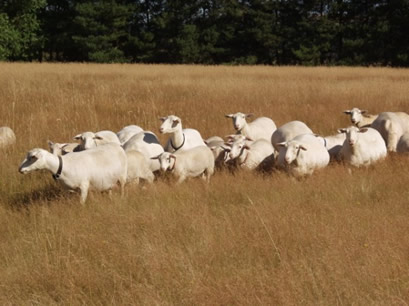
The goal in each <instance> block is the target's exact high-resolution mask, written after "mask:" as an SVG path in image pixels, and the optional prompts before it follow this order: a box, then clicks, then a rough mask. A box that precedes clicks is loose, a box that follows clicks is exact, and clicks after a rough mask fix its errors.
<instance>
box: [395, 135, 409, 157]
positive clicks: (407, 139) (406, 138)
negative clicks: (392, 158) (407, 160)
mask: <svg viewBox="0 0 409 306" xmlns="http://www.w3.org/2000/svg"><path fill="white" fill-rule="evenodd" d="M396 152H398V153H407V152H409V133H405V134H403V135H402V137H401V138H400V139H399V142H398V145H397V147H396Z"/></svg>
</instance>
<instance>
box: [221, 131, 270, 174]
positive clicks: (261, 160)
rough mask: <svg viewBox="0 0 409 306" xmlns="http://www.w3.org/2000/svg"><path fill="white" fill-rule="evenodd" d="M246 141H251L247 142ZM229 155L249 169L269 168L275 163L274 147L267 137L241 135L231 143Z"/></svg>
mask: <svg viewBox="0 0 409 306" xmlns="http://www.w3.org/2000/svg"><path fill="white" fill-rule="evenodd" d="M246 142H250V144H247V143H246ZM226 150H227V151H229V152H230V153H229V157H230V160H231V161H235V162H236V164H237V165H238V166H240V167H241V168H244V169H247V170H254V169H260V170H268V169H272V167H273V165H274V148H273V146H272V145H271V143H270V141H268V140H266V139H258V140H256V141H254V142H253V141H252V140H251V139H249V138H247V137H245V136H243V135H242V136H241V137H240V138H237V139H236V140H234V141H233V142H232V143H231V148H230V150H229V149H228V148H226Z"/></svg>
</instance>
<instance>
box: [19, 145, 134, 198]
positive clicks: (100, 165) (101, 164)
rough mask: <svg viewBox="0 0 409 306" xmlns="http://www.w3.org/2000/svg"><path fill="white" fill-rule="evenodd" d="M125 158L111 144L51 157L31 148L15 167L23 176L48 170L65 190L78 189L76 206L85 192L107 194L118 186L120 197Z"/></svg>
mask: <svg viewBox="0 0 409 306" xmlns="http://www.w3.org/2000/svg"><path fill="white" fill-rule="evenodd" d="M127 166H128V165H127V157H126V154H125V152H124V150H123V149H122V148H121V146H119V145H118V144H115V143H109V144H104V145H101V146H98V147H95V148H92V149H89V150H85V151H81V152H77V153H75V154H66V155H63V156H55V155H53V154H51V153H50V152H48V151H46V150H44V149H39V148H35V149H32V150H31V151H29V152H28V154H27V157H26V158H25V159H24V160H23V162H22V163H21V165H20V167H19V172H20V173H22V174H26V173H28V172H31V171H35V170H42V169H45V170H48V171H49V172H51V173H52V174H53V178H54V179H55V180H58V181H60V182H62V183H63V185H65V186H66V187H67V188H69V189H73V190H75V189H79V190H80V192H81V197H80V202H81V204H85V201H86V199H87V196H88V190H89V188H90V187H91V188H94V189H96V190H100V191H105V190H110V189H111V188H112V187H114V185H116V184H117V182H119V184H120V186H121V195H123V193H124V186H125V183H126V178H127Z"/></svg>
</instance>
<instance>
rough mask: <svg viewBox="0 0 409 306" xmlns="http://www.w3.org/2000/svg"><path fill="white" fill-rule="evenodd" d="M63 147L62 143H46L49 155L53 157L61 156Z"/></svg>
mask: <svg viewBox="0 0 409 306" xmlns="http://www.w3.org/2000/svg"><path fill="white" fill-rule="evenodd" d="M63 146H64V144H62V143H57V142H52V141H50V140H49V141H48V147H49V148H50V152H51V154H54V155H55V156H61V155H63V149H62V148H63Z"/></svg>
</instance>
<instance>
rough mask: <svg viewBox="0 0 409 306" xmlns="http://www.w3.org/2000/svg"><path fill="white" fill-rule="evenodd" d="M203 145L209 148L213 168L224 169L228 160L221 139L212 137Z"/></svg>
mask: <svg viewBox="0 0 409 306" xmlns="http://www.w3.org/2000/svg"><path fill="white" fill-rule="evenodd" d="M204 142H205V144H206V145H207V146H208V147H209V148H210V150H211V151H212V153H213V156H214V162H215V167H216V168H217V169H221V168H223V167H224V165H225V162H226V160H227V158H228V154H227V151H226V150H225V149H226V147H225V143H224V140H223V138H221V137H219V136H212V137H210V138H208V139H206V140H205V141H204Z"/></svg>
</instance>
